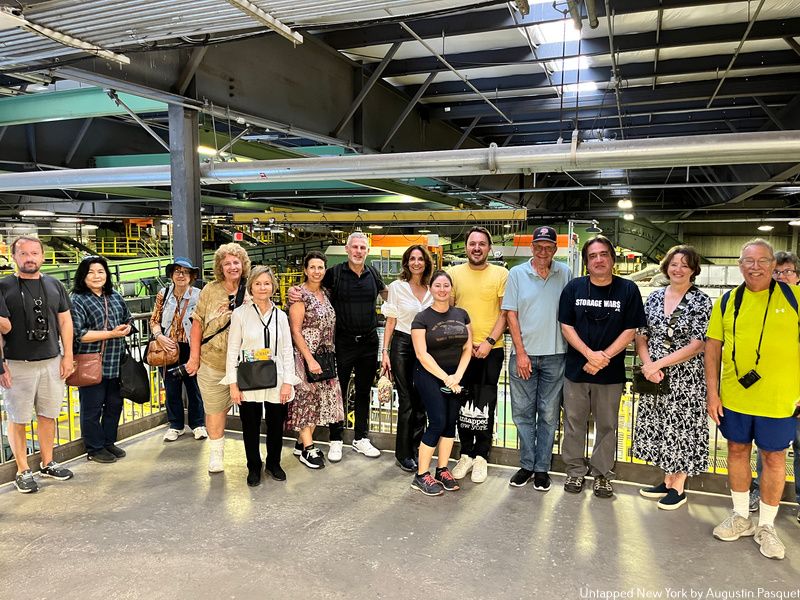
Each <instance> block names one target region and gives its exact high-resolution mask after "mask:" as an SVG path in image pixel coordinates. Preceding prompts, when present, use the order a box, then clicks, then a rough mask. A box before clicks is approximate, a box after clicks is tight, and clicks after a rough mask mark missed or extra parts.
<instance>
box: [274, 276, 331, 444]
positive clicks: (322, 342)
mask: <svg viewBox="0 0 800 600" xmlns="http://www.w3.org/2000/svg"><path fill="white" fill-rule="evenodd" d="M300 289H301V300H300V301H301V302H303V304H304V305H305V307H306V314H305V316H304V317H303V329H302V334H303V339H304V340H305V342H306V344H307V345H308V349H309V350H310V351H311V353H312V354H313V353H315V352H316V351H317V350H319V349H327V350H330V351H333V349H334V348H333V337H334V332H335V330H336V313H335V312H334V311H333V306H332V305H331V303H330V300H329V299H328V295H327V293H325V295H324V297H323V300H322V301H320V300H319V299H318V298H317V297H316V296H315V295H314V294H313V293H312V292H310V291H308V290H307V289H306V288H300ZM294 361H295V371H296V373H297V377H298V378H299V379H300V383H299V384H298V385H296V386H295V397H294V401H293V402H292V403H291V404H290V405H289V419H288V425H287V427H288V428H289V429H293V430H294V431H300V430H301V429H303V428H304V427H309V426H311V425H327V424H328V423H336V422H338V421H343V420H344V407H343V404H342V390H341V388H340V386H339V379H338V377H334V378H333V379H327V380H325V381H320V382H318V383H309V382H308V380H307V379H306V361H305V360H303V356H302V355H301V354H300V352H298V351H297V348H295V350H294Z"/></svg>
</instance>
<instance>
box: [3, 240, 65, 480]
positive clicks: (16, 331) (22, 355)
mask: <svg viewBox="0 0 800 600" xmlns="http://www.w3.org/2000/svg"><path fill="white" fill-rule="evenodd" d="M11 256H12V258H13V259H14V262H15V263H16V265H17V272H16V273H15V274H14V275H8V276H6V277H4V278H2V279H0V317H7V318H8V319H9V320H10V324H11V331H10V332H8V333H6V335H5V339H4V342H5V347H4V349H3V350H4V352H3V354H4V356H5V360H6V362H5V365H4V366H5V373H3V374H2V375H0V385H2V387H4V388H5V390H6V392H5V407H6V413H7V414H8V419H9V421H10V422H9V427H8V439H9V443H10V444H11V450H12V452H13V453H14V459H15V460H16V462H17V476H16V478H15V480H14V485H15V486H16V487H17V489H18V490H19V491H20V492H22V493H23V494H25V493H31V492H36V491H38V489H39V484H38V483H37V482H36V480H35V479H34V477H33V473H32V472H31V469H30V467H29V466H28V457H27V450H28V448H27V441H26V432H25V428H26V426H27V425H28V424H29V423H30V422H31V417H32V415H33V411H34V408H35V409H36V418H37V420H38V436H37V437H38V439H39V450H40V452H41V465H40V469H41V470H40V473H39V474H40V476H41V477H50V478H53V479H57V480H62V481H63V480H65V479H70V478H71V477H72V471H70V470H69V469H66V468H64V467H62V466H61V465H59V464H58V463H57V462H55V461H54V460H53V438H54V436H55V433H56V431H55V426H56V418H57V417H58V415H59V413H60V412H61V404H62V403H63V401H64V391H65V386H64V380H65V379H66V378H67V377H68V376H69V375H70V374H71V373H72V371H73V364H72V317H71V316H70V303H69V298H68V296H67V292H66V290H65V289H64V286H62V285H61V283H60V282H59V281H58V280H56V279H54V278H52V277H50V276H48V275H44V274H43V273H41V272H40V269H41V266H42V264H43V263H44V246H43V245H42V242H41V241H40V240H39V238H37V237H33V236H27V235H23V236H20V237H18V238H17V239H16V240H14V242H13V243H12V244H11ZM3 304H4V305H5V306H3ZM1 330H2V319H0V331H1ZM59 340H60V341H61V348H63V352H64V353H63V355H62V354H61V348H59Z"/></svg>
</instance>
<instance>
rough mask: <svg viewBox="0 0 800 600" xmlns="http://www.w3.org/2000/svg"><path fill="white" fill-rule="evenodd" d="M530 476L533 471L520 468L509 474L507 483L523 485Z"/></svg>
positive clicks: (516, 485) (515, 485) (514, 485)
mask: <svg viewBox="0 0 800 600" xmlns="http://www.w3.org/2000/svg"><path fill="white" fill-rule="evenodd" d="M531 477H533V471H528V469H525V468H521V469H520V470H519V471H517V472H516V473H514V474H513V475H512V476H511V479H510V480H509V482H508V485H510V486H512V487H524V486H525V484H526V483H528V482H529V481H530V479H531Z"/></svg>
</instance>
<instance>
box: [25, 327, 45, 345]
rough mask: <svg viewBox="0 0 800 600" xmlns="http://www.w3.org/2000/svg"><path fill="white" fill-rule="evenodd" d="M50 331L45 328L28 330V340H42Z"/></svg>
mask: <svg viewBox="0 0 800 600" xmlns="http://www.w3.org/2000/svg"><path fill="white" fill-rule="evenodd" d="M49 333H50V332H49V331H47V329H34V330H33V331H29V332H28V341H29V342H43V341H45V340H46V339H47V336H48V334H49Z"/></svg>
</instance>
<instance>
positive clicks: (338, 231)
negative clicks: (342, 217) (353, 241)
mask: <svg viewBox="0 0 800 600" xmlns="http://www.w3.org/2000/svg"><path fill="white" fill-rule="evenodd" d="M331 233H344V231H342V230H341V229H331Z"/></svg>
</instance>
